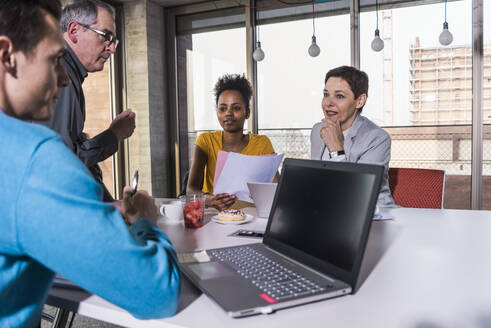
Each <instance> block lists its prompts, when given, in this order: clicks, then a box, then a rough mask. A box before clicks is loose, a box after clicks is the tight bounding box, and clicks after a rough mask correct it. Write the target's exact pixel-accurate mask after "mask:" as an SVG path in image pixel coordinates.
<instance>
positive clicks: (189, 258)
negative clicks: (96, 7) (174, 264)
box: [177, 250, 210, 263]
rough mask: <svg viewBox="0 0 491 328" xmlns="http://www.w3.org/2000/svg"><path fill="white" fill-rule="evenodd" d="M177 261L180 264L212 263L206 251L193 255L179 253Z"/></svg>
mask: <svg viewBox="0 0 491 328" xmlns="http://www.w3.org/2000/svg"><path fill="white" fill-rule="evenodd" d="M177 259H178V260H179V263H195V262H210V257H209V256H208V253H206V250H203V251H201V252H193V253H178V254H177Z"/></svg>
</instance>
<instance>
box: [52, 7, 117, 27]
mask: <svg viewBox="0 0 491 328" xmlns="http://www.w3.org/2000/svg"><path fill="white" fill-rule="evenodd" d="M97 7H101V8H102V9H105V10H107V11H108V12H109V13H110V14H111V16H113V19H115V14H114V8H113V6H111V5H110V4H108V3H105V2H102V1H100V0H72V1H69V2H68V3H67V4H66V5H65V6H64V7H63V13H62V15H61V20H60V26H61V30H62V31H63V32H66V31H67V29H68V24H70V22H73V21H75V22H78V23H80V24H85V25H92V24H94V23H95V22H96V21H97Z"/></svg>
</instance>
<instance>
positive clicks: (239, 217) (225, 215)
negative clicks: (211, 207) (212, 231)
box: [218, 210, 245, 222]
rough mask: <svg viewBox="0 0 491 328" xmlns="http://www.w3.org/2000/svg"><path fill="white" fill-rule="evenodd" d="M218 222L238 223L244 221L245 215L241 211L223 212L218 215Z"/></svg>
mask: <svg viewBox="0 0 491 328" xmlns="http://www.w3.org/2000/svg"><path fill="white" fill-rule="evenodd" d="M218 220H219V221H224V222H240V221H244V220H245V215H244V212H242V211H241V210H224V211H221V212H220V213H218Z"/></svg>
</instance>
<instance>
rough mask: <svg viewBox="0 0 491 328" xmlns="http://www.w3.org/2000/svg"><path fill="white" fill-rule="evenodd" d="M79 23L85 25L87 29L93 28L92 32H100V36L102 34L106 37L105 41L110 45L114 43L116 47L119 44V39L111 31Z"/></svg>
mask: <svg viewBox="0 0 491 328" xmlns="http://www.w3.org/2000/svg"><path fill="white" fill-rule="evenodd" d="M77 23H78V22H77ZM78 25H80V26H82V27H85V28H86V29H88V30H91V31H92V32H95V33H97V34H99V35H100V36H102V37H103V38H104V42H106V43H107V45H108V46H110V45H111V44H113V43H114V49H116V47H117V46H118V44H119V40H118V39H117V38H116V36H115V35H114V34H112V33H111V32H104V31H101V30H97V29H95V28H93V27H90V26H89V25H86V24H81V23H78Z"/></svg>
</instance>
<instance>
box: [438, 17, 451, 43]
mask: <svg viewBox="0 0 491 328" xmlns="http://www.w3.org/2000/svg"><path fill="white" fill-rule="evenodd" d="M438 40H439V41H440V44H441V45H442V46H448V45H449V44H450V43H452V41H453V35H452V33H450V31H449V30H448V23H447V22H444V23H443V31H442V33H440V37H439V38H438Z"/></svg>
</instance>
